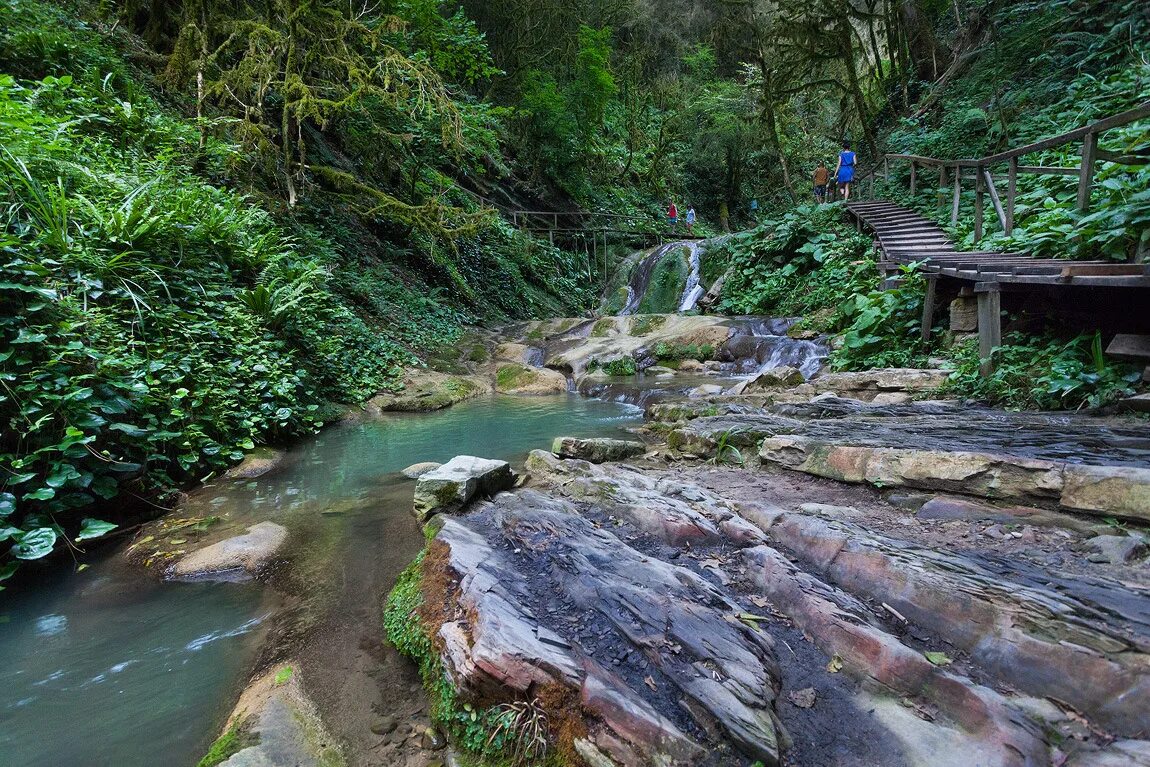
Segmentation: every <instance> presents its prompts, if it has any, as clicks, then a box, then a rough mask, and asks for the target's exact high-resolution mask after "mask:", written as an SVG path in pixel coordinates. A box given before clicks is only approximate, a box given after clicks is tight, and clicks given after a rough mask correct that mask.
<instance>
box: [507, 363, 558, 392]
mask: <svg viewBox="0 0 1150 767" xmlns="http://www.w3.org/2000/svg"><path fill="white" fill-rule="evenodd" d="M495 390H496V391H497V392H499V393H500V394H562V393H563V392H565V391H567V377H566V376H564V375H563V374H562V373H560V372H559V371H557V370H548V369H547V368H533V367H527V366H525V365H521V364H519V363H512V364H510V365H502V366H500V367H499V369H498V370H497V371H496V373H495Z"/></svg>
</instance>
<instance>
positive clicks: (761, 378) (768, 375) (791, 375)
mask: <svg viewBox="0 0 1150 767" xmlns="http://www.w3.org/2000/svg"><path fill="white" fill-rule="evenodd" d="M804 380H805V379H804V378H803V374H802V373H800V372H799V371H798V370H795V369H794V368H792V367H787V366H783V367H779V368H770V369H768V370H764V371H762V372H760V373H759V374H758V375H756V376H755V377H753V378H749V379H747V380H746V381H743V382H742V383H740V384H738V385H737V386H735V387H734V388H733V389H732V390H731V393H732V394H753V393H755V392H760V391H765V390H770V389H782V388H787V387H791V386H797V385H799V384H801V383H803V381H804Z"/></svg>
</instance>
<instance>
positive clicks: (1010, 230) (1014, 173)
mask: <svg viewBox="0 0 1150 767" xmlns="http://www.w3.org/2000/svg"><path fill="white" fill-rule="evenodd" d="M1017 195H1018V158H1017V157H1011V158H1010V170H1009V171H1007V177H1006V223H1005V225H1004V226H1003V231H1005V232H1006V236H1007V237H1009V236H1010V235H1012V234H1014V198H1015V197H1016V196H1017Z"/></svg>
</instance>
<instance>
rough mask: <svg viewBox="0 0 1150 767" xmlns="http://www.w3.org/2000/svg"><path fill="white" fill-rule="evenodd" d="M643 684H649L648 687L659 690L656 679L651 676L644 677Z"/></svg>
mask: <svg viewBox="0 0 1150 767" xmlns="http://www.w3.org/2000/svg"><path fill="white" fill-rule="evenodd" d="M643 684H645V685H647V686H648V687H650V688H651V689H652V690H657V689H659V688H658V687H656V686H655V680H654V679H652V678H651V677H649V676H648V677H644V678H643Z"/></svg>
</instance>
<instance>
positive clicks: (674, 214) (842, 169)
mask: <svg viewBox="0 0 1150 767" xmlns="http://www.w3.org/2000/svg"><path fill="white" fill-rule="evenodd" d="M855 159H856V158H855V153H854V152H853V151H851V144H850V142H849V141H844V142H843V150H842V151H841V152H839V161H838V164H837V165H836V166H835V172H834V179H835V183H837V184H838V191H839V195H840V196H841V197H842V198H843V199H844V200H849V199H850V198H851V184H852V183H853V182H854V178H855ZM830 179H831V172H830V170H829V169H828V168H827V165H826V163H824V162H819V166H818V167H817V168H815V172H814V179H813V180H814V191H815V202H816V203H824V202H826V200H827V186H829V184H830ZM758 212H759V201H758V199H754V200H752V201H751V217H752V218H757V217H758ZM729 219H730V209H729V208H728V206H727V203H726V202H724V203H722V204H721V205H720V207H719V220H720V223H721V225H722V227H723V231H727V232H729V231H730V220H729ZM695 221H696V215H695V208H694V206H693V205H688V206H687V212H686V214H685V215H684V216H683V222H684V223H685V224H686V227H687V235H688V236H690V237H693V236H694V235H695ZM667 222H668V223H669V224H670V226H671V231H672V232H675V231H678V228H679V206H678V205H676V204H675V201H674V200H671V201H670V204H669V205H668V206H667Z"/></svg>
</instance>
